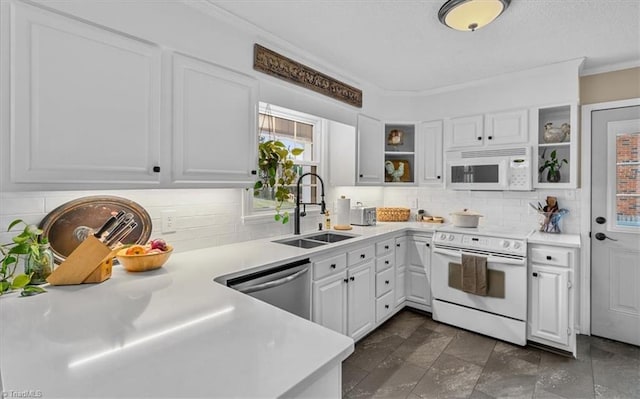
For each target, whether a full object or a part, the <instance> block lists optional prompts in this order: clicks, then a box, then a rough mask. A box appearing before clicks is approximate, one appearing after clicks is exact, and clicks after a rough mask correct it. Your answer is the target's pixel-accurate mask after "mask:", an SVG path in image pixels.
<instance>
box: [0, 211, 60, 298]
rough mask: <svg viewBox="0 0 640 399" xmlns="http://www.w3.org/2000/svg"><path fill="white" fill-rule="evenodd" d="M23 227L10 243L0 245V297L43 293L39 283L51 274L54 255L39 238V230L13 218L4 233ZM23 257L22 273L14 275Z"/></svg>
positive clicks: (40, 231)
mask: <svg viewBox="0 0 640 399" xmlns="http://www.w3.org/2000/svg"><path fill="white" fill-rule="evenodd" d="M18 224H23V225H24V229H23V230H22V232H20V234H18V235H17V236H15V237H13V238H12V242H10V243H8V244H2V245H0V253H2V261H1V263H0V295H2V294H4V293H6V292H9V291H13V290H17V289H21V288H22V292H21V294H20V295H22V296H30V295H35V294H39V293H42V292H46V290H45V289H44V288H42V287H38V286H35V285H29V284H30V283H31V284H41V283H43V282H44V279H45V278H46V277H47V276H48V275H49V274H50V273H51V272H52V271H53V266H54V265H53V256H52V254H51V250H49V243H48V241H47V239H46V238H41V234H42V230H40V229H39V228H37V227H36V226H34V225H30V224H27V223H25V222H24V221H23V220H21V219H16V220H14V221H13V222H11V223H10V224H9V227H8V228H7V231H10V230H11V229H12V228H13V227H14V226H16V225H18ZM23 257H24V267H25V273H20V274H16V269H17V268H18V264H19V261H20V259H21V258H23Z"/></svg>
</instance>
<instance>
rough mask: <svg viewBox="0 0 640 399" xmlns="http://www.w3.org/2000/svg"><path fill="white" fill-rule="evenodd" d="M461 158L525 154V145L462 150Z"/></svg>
mask: <svg viewBox="0 0 640 399" xmlns="http://www.w3.org/2000/svg"><path fill="white" fill-rule="evenodd" d="M460 155H461V158H463V159H465V158H493V157H510V156H514V155H527V148H526V147H515V148H496V149H491V150H474V151H462V152H461V153H460Z"/></svg>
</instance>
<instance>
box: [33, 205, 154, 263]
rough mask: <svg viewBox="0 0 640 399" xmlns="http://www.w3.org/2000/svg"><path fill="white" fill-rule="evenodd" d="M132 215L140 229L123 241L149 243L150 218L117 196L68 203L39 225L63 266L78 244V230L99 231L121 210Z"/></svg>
mask: <svg viewBox="0 0 640 399" xmlns="http://www.w3.org/2000/svg"><path fill="white" fill-rule="evenodd" d="M120 210H123V211H125V212H127V213H132V214H133V217H134V219H135V221H136V222H138V226H137V227H136V228H135V229H133V230H132V231H131V233H129V235H128V236H127V237H125V238H124V239H123V240H122V241H121V242H122V243H123V244H146V242H147V241H148V240H149V237H150V236H151V228H152V225H151V218H150V217H149V214H148V213H147V211H146V210H145V209H144V208H143V207H141V206H140V205H139V204H137V203H135V202H133V201H130V200H128V199H126V198H121V197H115V196H92V197H83V198H80V199H77V200H73V201H69V202H67V203H65V204H62V205H60V206H59V207H57V208H56V209H54V210H53V211H51V212H50V213H49V214H48V215H47V216H45V218H44V219H42V221H41V222H40V226H39V227H40V228H41V229H42V231H43V233H42V235H43V236H45V237H47V239H48V240H49V243H50V244H51V250H52V252H53V257H54V259H55V262H56V263H62V262H63V261H64V260H65V259H66V258H67V256H69V254H71V252H73V250H74V249H76V247H77V246H78V245H80V242H81V239H80V238H78V234H77V231H78V229H83V228H85V229H87V230H88V231H96V230H98V229H99V228H100V226H102V225H103V224H104V222H105V221H106V220H107V219H108V218H109V217H110V216H111V215H115V214H116V213H117V212H118V211H120Z"/></svg>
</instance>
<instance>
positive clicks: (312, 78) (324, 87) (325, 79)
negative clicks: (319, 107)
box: [253, 43, 362, 108]
mask: <svg viewBox="0 0 640 399" xmlns="http://www.w3.org/2000/svg"><path fill="white" fill-rule="evenodd" d="M253 50H254V51H253V69H255V70H256V71H260V72H264V73H266V74H268V75H271V76H275V77H277V78H280V79H282V80H286V81H288V82H291V83H293V84H296V85H298V86H302V87H304V88H307V89H310V90H313V91H315V92H318V93H320V94H324V95H325V96H328V97H331V98H334V99H336V100H339V101H342V102H345V103H347V104H350V105H353V106H355V107H358V108H362V90H359V89H356V88H355V87H352V86H349V85H347V84H345V83H342V82H340V81H338V80H336V79H333V78H331V77H329V76H327V75H325V74H323V73H322V72H318V71H316V70H315V69H312V68H309V67H307V66H305V65H302V64H300V63H299V62H296V61H294V60H292V59H290V58H287V57H285V56H283V55H280V54H278V53H276V52H275V51H272V50H269V49H267V48H265V47H262V46H261V45H259V44H257V43H256V44H254V46H253Z"/></svg>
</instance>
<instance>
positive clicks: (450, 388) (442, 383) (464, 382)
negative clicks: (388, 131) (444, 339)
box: [413, 353, 482, 399]
mask: <svg viewBox="0 0 640 399" xmlns="http://www.w3.org/2000/svg"><path fill="white" fill-rule="evenodd" d="M481 373H482V367H480V366H478V365H477V364H474V363H471V362H467V361H464V360H461V359H458V358H457V357H454V356H450V355H447V354H445V353H443V354H442V355H440V357H439V358H438V359H437V360H436V361H435V362H434V363H433V365H432V366H431V368H430V369H429V370H428V371H427V373H426V374H425V375H424V377H422V379H421V380H420V382H418V385H416V387H415V388H414V389H413V393H414V394H416V395H418V396H420V397H422V398H425V399H426V398H466V397H469V396H470V395H471V393H472V392H473V387H474V386H475V384H476V382H477V381H478V378H479V377H480V374H481Z"/></svg>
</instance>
